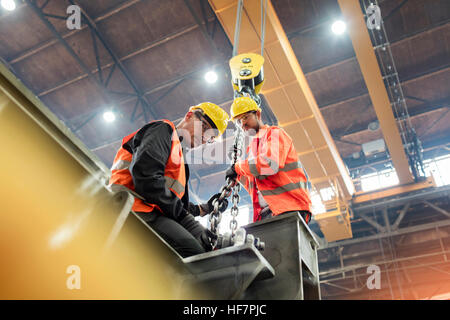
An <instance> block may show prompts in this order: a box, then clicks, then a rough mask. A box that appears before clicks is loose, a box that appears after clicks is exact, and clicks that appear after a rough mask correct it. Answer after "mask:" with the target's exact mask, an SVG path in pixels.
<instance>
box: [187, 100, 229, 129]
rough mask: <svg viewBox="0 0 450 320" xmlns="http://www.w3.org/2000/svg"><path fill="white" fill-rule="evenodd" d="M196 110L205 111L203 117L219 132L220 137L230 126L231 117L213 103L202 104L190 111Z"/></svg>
mask: <svg viewBox="0 0 450 320" xmlns="http://www.w3.org/2000/svg"><path fill="white" fill-rule="evenodd" d="M194 110H202V111H203V116H205V118H206V120H208V122H209V123H210V124H211V125H212V127H215V129H217V130H219V136H220V135H221V134H222V133H224V131H225V129H226V128H227V126H228V120H229V119H230V116H229V115H228V113H226V111H225V110H223V109H222V108H221V107H219V106H218V105H216V104H214V103H211V102H202V103H200V104H198V105H196V106H193V107H191V108H190V109H189V111H194ZM211 122H212V123H211Z"/></svg>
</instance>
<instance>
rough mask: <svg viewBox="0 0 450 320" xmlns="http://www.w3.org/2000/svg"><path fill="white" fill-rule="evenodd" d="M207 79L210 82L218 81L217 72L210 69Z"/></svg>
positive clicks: (206, 75) (206, 74)
mask: <svg viewBox="0 0 450 320" xmlns="http://www.w3.org/2000/svg"><path fill="white" fill-rule="evenodd" d="M205 80H206V82H208V83H215V82H216V81H217V73H216V72H215V71H208V72H207V73H205Z"/></svg>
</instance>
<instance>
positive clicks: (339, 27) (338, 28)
mask: <svg viewBox="0 0 450 320" xmlns="http://www.w3.org/2000/svg"><path fill="white" fill-rule="evenodd" d="M346 29H347V25H346V24H345V22H344V21H342V20H336V21H335V22H333V24H332V25H331V31H333V33H334V34H337V35H341V34H343V33H344V32H345V30H346Z"/></svg>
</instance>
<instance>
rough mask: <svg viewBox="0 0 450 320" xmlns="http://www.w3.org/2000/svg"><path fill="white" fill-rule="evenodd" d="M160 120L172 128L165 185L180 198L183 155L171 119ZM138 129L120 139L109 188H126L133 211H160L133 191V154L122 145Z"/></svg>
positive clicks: (165, 170)
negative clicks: (130, 168)
mask: <svg viewBox="0 0 450 320" xmlns="http://www.w3.org/2000/svg"><path fill="white" fill-rule="evenodd" d="M160 121H164V122H165V123H167V124H169V125H170V126H171V127H172V129H173V133H172V147H171V150H170V157H169V159H168V160H167V163H166V167H165V169H164V179H165V181H166V187H167V188H168V189H169V190H170V191H172V192H173V193H174V194H175V195H176V196H177V197H178V198H180V199H181V198H182V197H183V195H184V192H185V188H186V171H185V167H184V157H183V151H182V148H181V143H180V139H179V137H178V134H177V130H176V129H175V125H174V124H173V123H172V122H171V121H169V120H166V119H164V120H160ZM152 122H155V121H152ZM138 131H139V130H138ZM138 131H136V132H133V133H132V134H130V135H128V136H126V137H125V138H123V140H122V146H121V147H120V149H119V150H118V151H117V154H116V157H115V158H114V163H113V166H112V167H111V179H110V180H109V183H110V188H111V190H113V191H119V190H126V191H129V192H131V193H132V194H133V195H134V196H135V200H134V204H133V207H132V210H133V211H135V212H152V211H153V210H155V209H157V210H159V211H161V212H162V210H161V209H160V208H159V207H158V205H156V204H151V203H148V202H146V201H145V199H144V198H142V197H141V196H140V195H139V194H137V193H136V192H135V191H134V190H135V189H134V183H133V177H132V176H131V173H130V170H129V167H130V164H131V161H132V159H133V154H132V153H130V152H129V151H128V150H126V149H125V148H124V147H123V146H124V145H125V144H126V143H127V142H128V141H130V140H131V139H132V138H133V137H134V136H135V135H136V133H137V132H138Z"/></svg>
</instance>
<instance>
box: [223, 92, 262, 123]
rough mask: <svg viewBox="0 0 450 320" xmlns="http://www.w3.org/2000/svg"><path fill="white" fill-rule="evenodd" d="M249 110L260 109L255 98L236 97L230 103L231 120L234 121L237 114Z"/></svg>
mask: <svg viewBox="0 0 450 320" xmlns="http://www.w3.org/2000/svg"><path fill="white" fill-rule="evenodd" d="M250 111H261V109H260V108H259V107H258V104H257V103H256V102H255V100H253V99H252V98H249V97H239V98H236V99H234V101H233V104H232V105H231V111H230V112H231V120H233V121H234V119H235V118H236V117H237V116H239V115H241V114H244V113H247V112H250Z"/></svg>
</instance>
